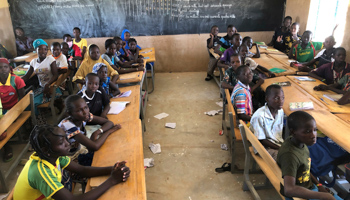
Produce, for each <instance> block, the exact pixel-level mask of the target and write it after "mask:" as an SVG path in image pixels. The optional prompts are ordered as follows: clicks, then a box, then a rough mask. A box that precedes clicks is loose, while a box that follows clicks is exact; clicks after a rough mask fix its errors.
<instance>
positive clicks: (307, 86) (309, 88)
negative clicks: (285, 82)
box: [287, 76, 350, 113]
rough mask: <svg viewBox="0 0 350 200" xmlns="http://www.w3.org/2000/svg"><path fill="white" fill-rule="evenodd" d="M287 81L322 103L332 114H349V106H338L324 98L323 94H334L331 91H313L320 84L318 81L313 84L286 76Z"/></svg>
mask: <svg viewBox="0 0 350 200" xmlns="http://www.w3.org/2000/svg"><path fill="white" fill-rule="evenodd" d="M287 78H288V79H289V80H291V81H292V82H294V83H295V84H297V85H298V86H300V87H301V88H303V89H304V90H305V91H306V92H308V93H309V94H310V95H312V96H313V97H315V98H316V99H317V100H319V101H320V102H321V103H323V104H324V105H325V106H326V107H327V108H328V109H329V110H330V111H331V112H332V113H350V104H346V105H338V104H337V102H334V101H331V100H329V99H327V98H325V97H324V96H323V95H324V94H336V93H335V92H333V91H330V90H327V91H315V90H314V87H315V86H317V85H320V84H324V83H322V82H321V81H320V80H317V79H316V81H315V82H312V81H298V80H297V79H295V76H287ZM320 98H322V99H323V100H324V101H325V102H324V101H322V100H321V99H320Z"/></svg>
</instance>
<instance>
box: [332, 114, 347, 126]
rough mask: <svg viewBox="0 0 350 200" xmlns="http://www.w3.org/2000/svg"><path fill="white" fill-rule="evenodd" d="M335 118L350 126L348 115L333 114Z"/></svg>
mask: <svg viewBox="0 0 350 200" xmlns="http://www.w3.org/2000/svg"><path fill="white" fill-rule="evenodd" d="M334 115H335V116H337V117H339V118H340V119H342V120H344V121H345V122H346V123H348V124H350V114H349V113H347V114H334Z"/></svg>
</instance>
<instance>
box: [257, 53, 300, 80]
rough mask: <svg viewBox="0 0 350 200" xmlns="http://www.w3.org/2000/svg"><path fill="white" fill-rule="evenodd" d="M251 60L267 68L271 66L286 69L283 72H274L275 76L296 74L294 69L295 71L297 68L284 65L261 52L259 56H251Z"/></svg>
mask: <svg viewBox="0 0 350 200" xmlns="http://www.w3.org/2000/svg"><path fill="white" fill-rule="evenodd" d="M253 60H254V61H255V62H257V63H258V64H259V65H261V66H263V67H265V68H266V69H269V70H270V69H272V68H280V69H284V70H286V71H285V72H282V73H278V74H277V73H275V75H276V76H285V75H291V74H296V71H297V69H295V68H293V67H290V66H289V65H285V64H283V63H281V62H279V61H277V60H275V59H273V58H272V57H270V56H268V55H266V54H261V55H260V58H253Z"/></svg>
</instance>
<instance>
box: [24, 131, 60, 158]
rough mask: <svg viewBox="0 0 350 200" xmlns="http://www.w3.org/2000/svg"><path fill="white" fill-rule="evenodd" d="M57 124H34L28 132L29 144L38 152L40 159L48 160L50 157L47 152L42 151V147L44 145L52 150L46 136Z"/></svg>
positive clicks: (51, 132) (52, 132)
mask: <svg viewBox="0 0 350 200" xmlns="http://www.w3.org/2000/svg"><path fill="white" fill-rule="evenodd" d="M55 128H58V126H52V125H48V124H45V125H40V126H35V127H34V129H33V130H32V132H31V133H30V137H29V139H30V144H31V145H32V147H33V149H34V151H35V152H36V153H37V154H38V156H39V157H40V158H41V159H44V160H48V159H49V158H50V157H49V156H48V155H47V152H44V151H43V150H42V149H43V147H46V148H48V149H49V152H53V151H52V149H51V141H50V140H49V138H48V136H49V135H50V134H53V135H55V134H54V129H55Z"/></svg>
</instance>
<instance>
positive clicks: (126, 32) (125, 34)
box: [120, 29, 141, 55]
mask: <svg viewBox="0 0 350 200" xmlns="http://www.w3.org/2000/svg"><path fill="white" fill-rule="evenodd" d="M130 37H131V33H130V31H129V30H128V29H124V30H123V32H122V34H121V39H122V41H123V46H124V48H123V49H120V53H121V55H125V54H127V53H126V51H124V50H127V49H130V46H129V39H130ZM136 47H137V53H138V51H139V50H141V47H140V46H139V45H137V44H136Z"/></svg>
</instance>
